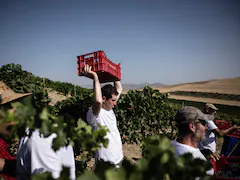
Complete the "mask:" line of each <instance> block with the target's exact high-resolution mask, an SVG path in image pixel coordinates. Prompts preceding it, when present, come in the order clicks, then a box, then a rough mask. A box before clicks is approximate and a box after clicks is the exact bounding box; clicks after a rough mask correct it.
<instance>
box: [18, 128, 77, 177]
mask: <svg viewBox="0 0 240 180" xmlns="http://www.w3.org/2000/svg"><path fill="white" fill-rule="evenodd" d="M56 136H57V135H56V134H54V133H53V134H51V135H50V136H48V137H46V138H44V137H43V135H40V133H39V130H35V131H34V132H32V135H31V137H30V138H29V137H28V136H25V137H23V138H22V139H21V140H20V144H19V147H18V153H17V179H24V180H25V179H31V174H35V173H41V172H46V171H47V172H51V173H52V176H53V178H55V179H57V178H59V176H60V173H61V171H62V166H65V167H69V168H70V179H75V178H76V175H75V159H74V153H73V148H72V146H71V145H68V146H67V147H61V148H60V149H59V150H58V151H56V152H55V151H54V150H53V149H52V141H53V139H54V138H55V137H56Z"/></svg>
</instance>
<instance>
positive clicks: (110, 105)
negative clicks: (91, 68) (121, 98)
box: [104, 94, 117, 111]
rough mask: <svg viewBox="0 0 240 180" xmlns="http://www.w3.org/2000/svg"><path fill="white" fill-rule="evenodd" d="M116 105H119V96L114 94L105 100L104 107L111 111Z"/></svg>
mask: <svg viewBox="0 0 240 180" xmlns="http://www.w3.org/2000/svg"><path fill="white" fill-rule="evenodd" d="M116 105H117V96H116V95H114V94H113V95H112V98H109V99H108V100H106V101H105V102H104V109H106V110H108V111H109V110H111V109H113V108H114V107H115V106H116Z"/></svg>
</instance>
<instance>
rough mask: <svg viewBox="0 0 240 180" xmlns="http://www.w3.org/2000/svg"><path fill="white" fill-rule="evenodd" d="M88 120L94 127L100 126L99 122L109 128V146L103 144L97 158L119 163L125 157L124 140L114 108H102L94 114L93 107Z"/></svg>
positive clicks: (97, 152) (94, 128)
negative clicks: (96, 114)
mask: <svg viewBox="0 0 240 180" xmlns="http://www.w3.org/2000/svg"><path fill="white" fill-rule="evenodd" d="M87 122H88V123H89V124H90V125H91V126H92V127H93V130H96V129H97V128H98V124H100V125H101V126H106V127H107V128H108V129H109V132H107V135H106V138H108V140H109V142H108V147H107V148H105V147H104V146H103V145H102V146H101V148H100V150H98V151H96V152H95V158H97V159H102V160H104V161H106V162H110V163H113V164H115V165H116V164H118V163H119V162H120V161H121V160H122V159H123V151H122V140H121V136H120V133H119V130H118V127H117V120H116V116H115V113H114V111H113V110H109V111H107V110H105V109H103V108H101V110H100V113H99V114H98V116H97V117H96V116H94V114H93V111H92V108H90V109H89V111H88V113H87Z"/></svg>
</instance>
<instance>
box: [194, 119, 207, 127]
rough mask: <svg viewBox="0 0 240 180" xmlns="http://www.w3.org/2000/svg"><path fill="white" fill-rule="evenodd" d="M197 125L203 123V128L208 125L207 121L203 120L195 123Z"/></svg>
mask: <svg viewBox="0 0 240 180" xmlns="http://www.w3.org/2000/svg"><path fill="white" fill-rule="evenodd" d="M195 122H196V123H201V124H202V125H203V126H206V125H207V121H206V120H202V119H198V120H197V121H195Z"/></svg>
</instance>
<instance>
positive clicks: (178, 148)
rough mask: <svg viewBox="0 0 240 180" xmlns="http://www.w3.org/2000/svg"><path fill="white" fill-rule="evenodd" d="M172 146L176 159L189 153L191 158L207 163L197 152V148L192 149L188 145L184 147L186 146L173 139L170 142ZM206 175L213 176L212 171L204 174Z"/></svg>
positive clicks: (198, 151)
mask: <svg viewBox="0 0 240 180" xmlns="http://www.w3.org/2000/svg"><path fill="white" fill-rule="evenodd" d="M172 145H173V146H174V148H175V156H176V157H179V156H181V155H183V154H186V153H191V154H192V156H193V157H194V158H199V159H202V160H204V161H207V159H206V158H205V157H204V155H203V154H202V153H201V151H200V150H199V148H194V147H191V146H189V145H186V144H182V143H179V142H177V140H176V139H174V140H173V141H172ZM206 173H207V174H208V175H213V174H214V170H213V169H210V170H208V171H207V172H206Z"/></svg>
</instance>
